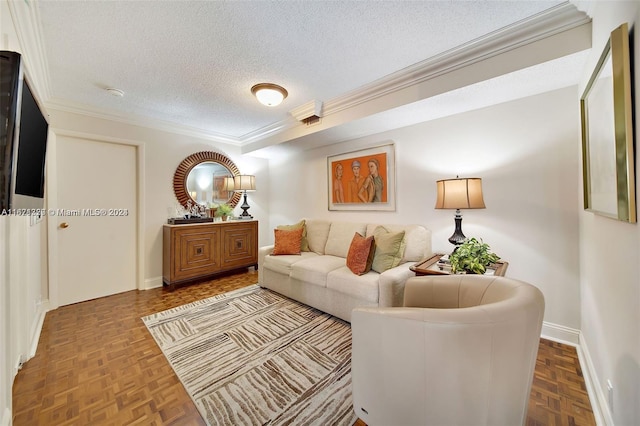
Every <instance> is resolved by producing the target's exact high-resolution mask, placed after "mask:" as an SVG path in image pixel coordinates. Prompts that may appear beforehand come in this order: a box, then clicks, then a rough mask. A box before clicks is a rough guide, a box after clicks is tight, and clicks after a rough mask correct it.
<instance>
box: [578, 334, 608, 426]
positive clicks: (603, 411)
mask: <svg viewBox="0 0 640 426" xmlns="http://www.w3.org/2000/svg"><path fill="white" fill-rule="evenodd" d="M577 350H578V359H579V360H580V367H581V368H582V375H583V376H584V383H585V385H586V386H587V393H588V394H589V401H590V402H591V409H592V410H593V416H594V417H595V418H596V424H597V425H602V426H613V425H614V423H613V416H612V415H611V410H609V404H608V402H607V396H606V395H605V394H604V390H603V387H602V386H601V385H600V381H599V380H598V375H597V374H596V369H595V367H594V365H593V361H592V359H591V354H590V353H589V349H588V347H587V341H586V340H585V338H584V336H583V335H582V334H580V345H579V346H578V348H577Z"/></svg>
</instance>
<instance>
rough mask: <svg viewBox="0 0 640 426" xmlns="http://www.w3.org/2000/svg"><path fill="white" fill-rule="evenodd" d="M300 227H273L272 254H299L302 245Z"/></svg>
mask: <svg viewBox="0 0 640 426" xmlns="http://www.w3.org/2000/svg"><path fill="white" fill-rule="evenodd" d="M302 231H303V229H302V228H296V229H292V230H290V231H289V230H284V229H274V230H273V233H274V235H275V244H274V247H273V252H272V253H271V254H272V255H274V256H279V255H283V254H300V248H301V247H302Z"/></svg>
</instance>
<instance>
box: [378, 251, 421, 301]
mask: <svg viewBox="0 0 640 426" xmlns="http://www.w3.org/2000/svg"><path fill="white" fill-rule="evenodd" d="M414 263H415V262H405V263H403V264H401V265H398V266H396V267H395V268H391V269H388V270H386V271H384V272H383V273H381V274H380V282H379V284H378V285H379V290H378V291H379V295H378V306H382V307H386V306H402V302H403V300H404V284H405V282H406V281H407V280H408V279H409V278H411V277H414V276H415V274H414V273H413V272H412V271H411V270H410V269H409V268H410V267H411V266H412V265H413V264H414Z"/></svg>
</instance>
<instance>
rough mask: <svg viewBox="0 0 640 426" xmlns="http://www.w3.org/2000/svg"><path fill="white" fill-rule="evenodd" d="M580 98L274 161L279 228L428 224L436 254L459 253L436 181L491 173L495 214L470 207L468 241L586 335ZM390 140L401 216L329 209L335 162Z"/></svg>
mask: <svg viewBox="0 0 640 426" xmlns="http://www.w3.org/2000/svg"><path fill="white" fill-rule="evenodd" d="M576 93H577V88H576V87H570V88H566V89H562V90H558V91H554V92H550V93H545V94H542V95H538V96H534V97H530V98H525V99H521V100H517V101H513V102H509V103H505V104H501V105H497V106H492V107H489V108H484V109H481V110H477V111H472V112H468V113H464V114H459V115H455V116H451V117H447V118H443V119H439V120H435V121H431V122H426V123H422V124H418V125H414V126H410V127H406V128H403V129H399V130H394V131H389V132H385V133H382V134H377V135H373V136H368V137H365V138H361V139H357V140H352V141H347V142H344V143H341V144H337V145H332V146H329V147H325V148H321V149H315V150H311V151H307V152H304V153H302V154H300V155H296V156H295V157H289V158H285V159H281V160H279V161H272V163H271V164H270V185H271V189H270V192H269V202H270V204H269V211H270V227H274V226H276V225H278V224H282V223H293V222H294V221H296V220H297V219H298V218H300V217H313V218H325V219H330V220H342V221H368V222H380V223H418V224H421V225H424V226H426V227H428V228H430V229H431V230H432V232H433V249H434V250H435V251H441V252H450V251H451V249H452V246H451V245H450V243H449V242H448V241H447V239H448V237H449V236H450V235H451V234H452V233H453V229H454V223H453V216H454V211H452V210H435V209H434V205H435V199H436V194H435V189H436V183H435V182H436V180H438V179H443V178H452V177H455V176H456V175H460V176H461V177H481V178H482V179H483V189H484V195H485V204H486V206H487V208H486V210H466V211H463V217H464V219H463V226H462V228H463V231H464V233H465V235H466V236H467V237H481V238H483V239H484V241H485V242H487V243H489V244H490V245H491V247H492V249H493V250H494V251H495V252H496V253H497V254H498V255H500V256H502V257H503V258H504V259H505V260H506V261H508V262H509V264H510V265H509V269H508V274H509V276H510V277H513V278H518V279H522V280H524V281H528V282H530V283H532V284H534V285H536V286H538V287H539V288H540V289H542V291H543V293H544V295H545V298H546V304H547V308H546V312H545V321H547V322H550V323H553V324H557V325H561V326H563V327H568V328H570V329H578V328H579V325H580V311H579V308H580V305H579V292H580V291H579V284H578V225H577V217H578V212H577V208H576V206H577V205H578V192H577V188H578V187H579V184H578V162H579V157H578V156H577V155H576V152H577V150H578V135H579V111H578V104H577V102H576V97H577V95H576ZM387 141H393V142H394V143H395V147H396V148H395V150H396V178H397V210H396V211H395V212H330V211H328V209H327V183H326V175H327V156H328V155H334V154H340V153H345V152H349V151H353V150H356V149H361V148H365V147H369V146H376V145H379V144H382V143H385V142H387ZM346 175H347V176H348V177H350V175H349V172H346ZM292 176H296V177H297V178H295V179H294V178H292ZM292 194H294V196H292ZM269 236H270V241H272V240H273V237H272V233H270V234H269Z"/></svg>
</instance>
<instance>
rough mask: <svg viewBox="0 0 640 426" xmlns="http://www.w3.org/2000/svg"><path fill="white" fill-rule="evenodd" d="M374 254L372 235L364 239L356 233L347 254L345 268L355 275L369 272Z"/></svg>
mask: <svg viewBox="0 0 640 426" xmlns="http://www.w3.org/2000/svg"><path fill="white" fill-rule="evenodd" d="M374 253H375V249H374V246H373V235H372V236H370V237H367V238H365V237H363V236H362V235H360V234H359V233H357V232H356V233H355V235H354V236H353V240H351V245H350V246H349V252H348V253H347V267H348V268H349V269H350V270H351V272H353V273H354V274H356V275H364V274H366V273H367V272H369V271H370V270H371V264H372V263H373V255H374Z"/></svg>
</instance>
